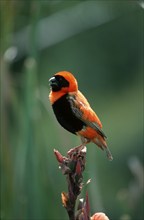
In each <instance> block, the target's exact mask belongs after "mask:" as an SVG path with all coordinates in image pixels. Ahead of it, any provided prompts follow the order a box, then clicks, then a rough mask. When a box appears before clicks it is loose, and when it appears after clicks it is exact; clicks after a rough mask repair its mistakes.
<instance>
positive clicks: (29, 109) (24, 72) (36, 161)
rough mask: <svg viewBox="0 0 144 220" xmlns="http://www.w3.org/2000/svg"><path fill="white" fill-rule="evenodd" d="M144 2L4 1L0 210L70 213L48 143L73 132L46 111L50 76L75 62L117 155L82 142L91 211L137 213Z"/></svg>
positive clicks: (131, 218)
mask: <svg viewBox="0 0 144 220" xmlns="http://www.w3.org/2000/svg"><path fill="white" fill-rule="evenodd" d="M143 8H144V4H143V2H139V1H45V0H39V1H36V0H35V1H32V0H29V1H24V0H20V1H16V0H11V1H5V0H1V1H0V15H1V19H0V22H1V24H0V25H1V35H0V37H1V39H0V42H1V47H0V54H1V71H0V72H1V210H0V211H1V219H2V220H12V219H13V220H24V219H25V220H30V219H33V220H44V219H48V220H49V219H50V220H53V219H68V218H67V214H66V212H65V210H64V208H63V207H62V204H61V198H60V194H61V192H62V191H67V185H66V180H65V177H64V176H62V174H61V172H60V170H59V169H58V164H57V162H56V159H55V157H54V154H53V149H54V148H56V149H58V150H59V151H60V152H61V153H62V154H66V152H67V151H68V150H69V149H70V148H72V147H74V146H76V145H78V144H79V143H80V140H79V138H77V137H76V136H74V135H72V134H70V133H68V132H67V131H65V130H64V129H62V128H61V127H60V125H59V124H58V123H57V121H56V119H55V117H54V114H53V112H52V109H51V106H50V103H49V100H48V94H49V91H50V90H49V85H48V79H49V78H50V77H51V76H52V75H53V74H54V73H56V72H58V71H61V70H68V71H71V72H72V73H73V74H74V75H75V76H76V78H77V80H78V82H79V89H80V90H81V91H82V92H83V93H84V95H85V96H86V97H87V98H88V100H89V102H90V103H91V106H92V107H93V109H94V110H95V111H96V112H97V114H98V116H99V117H100V119H101V121H102V123H103V130H104V132H105V133H106V135H107V136H108V140H107V141H108V145H109V148H110V150H111V152H112V154H113V157H114V160H113V161H112V162H109V161H108V160H107V159H106V156H105V154H104V153H103V152H102V151H101V150H99V149H98V148H97V147H96V146H95V145H94V144H89V145H88V147H87V166H86V170H85V174H84V181H85V182H86V181H87V180H88V179H89V178H92V181H91V183H90V184H89V185H88V186H86V187H84V189H83V191H82V195H81V196H82V197H84V196H85V191H86V190H87V191H88V193H89V197H90V204H91V213H92V214H93V213H95V212H100V211H103V212H105V213H106V214H107V215H108V216H109V218H110V219H111V220H136V219H137V220H142V219H143V218H144V215H143V207H142V204H143V196H144V195H143V188H144V184H143V172H144V168H143V160H144V158H143V70H144V69H143V60H144V57H143V46H144V44H143V39H144V38H143V37H144V32H143V18H144V16H143Z"/></svg>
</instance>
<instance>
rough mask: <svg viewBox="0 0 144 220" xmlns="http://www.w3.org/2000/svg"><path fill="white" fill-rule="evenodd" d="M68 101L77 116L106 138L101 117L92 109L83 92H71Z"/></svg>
mask: <svg viewBox="0 0 144 220" xmlns="http://www.w3.org/2000/svg"><path fill="white" fill-rule="evenodd" d="M68 101H69V102H70V104H71V108H72V110H73V113H74V115H75V116H76V117H77V118H79V119H80V120H81V121H83V122H84V123H85V124H86V125H87V126H89V127H91V128H93V129H94V130H96V131H97V133H99V134H100V135H101V136H102V137H104V138H106V135H105V134H104V132H103V131H102V129H101V127H102V124H101V122H100V120H99V118H98V117H97V115H96V114H95V112H94V111H93V110H92V109H91V107H90V105H89V103H88V101H87V100H86V98H85V97H84V96H83V95H82V93H81V92H79V94H77V95H75V94H74V93H71V94H70V95H69V96H68Z"/></svg>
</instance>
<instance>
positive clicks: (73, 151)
mask: <svg viewBox="0 0 144 220" xmlns="http://www.w3.org/2000/svg"><path fill="white" fill-rule="evenodd" d="M84 148H85V146H84V145H83V144H81V145H79V146H77V147H74V148H72V149H70V150H69V151H68V152H67V155H68V156H69V157H71V156H72V155H74V154H77V155H80V152H81V151H82V150H83V149H84Z"/></svg>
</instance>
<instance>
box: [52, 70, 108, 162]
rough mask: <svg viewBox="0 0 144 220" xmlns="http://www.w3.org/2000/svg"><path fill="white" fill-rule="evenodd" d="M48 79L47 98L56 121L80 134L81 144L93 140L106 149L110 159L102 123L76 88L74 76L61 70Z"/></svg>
mask: <svg viewBox="0 0 144 220" xmlns="http://www.w3.org/2000/svg"><path fill="white" fill-rule="evenodd" d="M49 81H50V86H51V92H50V94H49V99H50V102H51V104H52V107H53V110H54V113H55V116H56V118H57V120H58V122H59V123H60V124H61V125H62V126H63V127H64V128H65V129H67V130H68V131H70V132H72V133H74V134H76V135H78V136H80V137H81V140H82V144H83V145H84V144H87V143H89V142H93V143H95V144H96V145H97V146H99V147H100V148H101V149H103V150H106V153H107V156H108V158H109V159H110V160H112V155H111V153H110V151H109V149H108V147H107V144H106V140H105V139H106V136H105V134H104V132H103V131H102V123H101V121H100V119H99V118H98V116H97V115H96V113H95V112H94V111H93V110H92V108H91V107H90V104H89V103H88V101H87V99H86V98H85V97H84V95H83V94H82V93H81V92H80V91H79V90H78V84H77V80H76V79H75V77H74V76H73V75H72V74H71V73H70V72H67V71H61V72H58V73H56V74H55V75H54V76H53V77H52V78H51V79H50V80H49Z"/></svg>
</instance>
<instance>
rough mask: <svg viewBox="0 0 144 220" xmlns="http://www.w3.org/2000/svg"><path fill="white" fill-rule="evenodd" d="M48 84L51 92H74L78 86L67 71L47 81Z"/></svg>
mask: <svg viewBox="0 0 144 220" xmlns="http://www.w3.org/2000/svg"><path fill="white" fill-rule="evenodd" d="M49 84H50V87H51V89H52V91H53V92H59V91H61V92H64V93H68V92H76V91H77V90H78V84H77V81H76V79H75V77H74V76H73V75H72V74H71V73H70V72H67V71H61V72H58V73H56V74H55V75H54V76H53V77H51V78H50V79H49Z"/></svg>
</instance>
